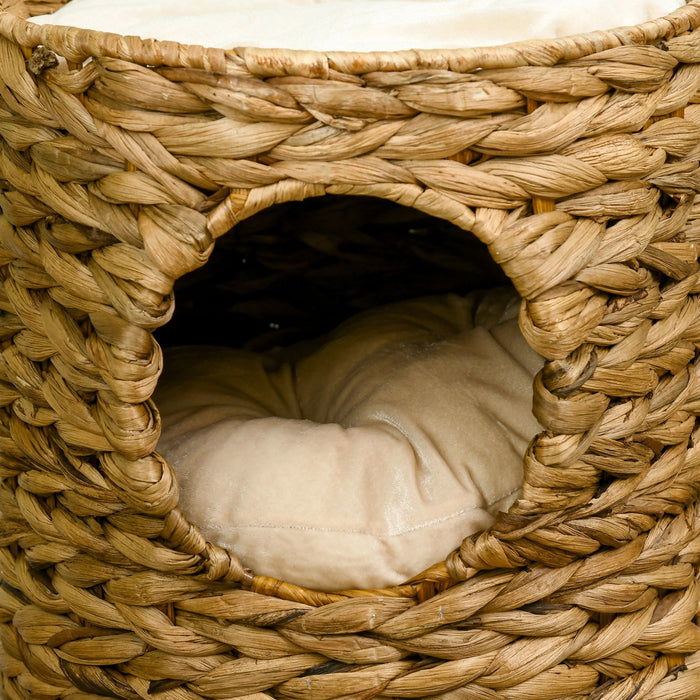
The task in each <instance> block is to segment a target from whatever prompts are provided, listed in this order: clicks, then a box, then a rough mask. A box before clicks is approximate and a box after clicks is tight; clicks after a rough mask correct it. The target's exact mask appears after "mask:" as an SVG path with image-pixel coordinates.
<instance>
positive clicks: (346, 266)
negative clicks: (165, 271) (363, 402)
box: [156, 197, 508, 351]
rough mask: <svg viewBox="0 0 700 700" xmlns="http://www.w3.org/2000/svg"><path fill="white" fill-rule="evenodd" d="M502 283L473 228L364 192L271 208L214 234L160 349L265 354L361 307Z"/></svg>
mask: <svg viewBox="0 0 700 700" xmlns="http://www.w3.org/2000/svg"><path fill="white" fill-rule="evenodd" d="M504 284H508V279H507V278H506V276H505V275H504V273H503V271H502V270H501V269H500V267H499V266H498V265H497V264H496V263H494V262H493V260H492V259H491V257H490V256H489V253H488V250H487V248H486V246H484V245H483V244H482V243H481V242H480V241H479V240H478V239H477V238H476V237H475V236H474V235H473V234H471V233H469V232H466V231H464V230H462V229H460V228H459V227H457V226H454V225H453V224H450V223H449V222H447V221H444V220H441V219H437V218H435V217H433V216H430V215H428V214H423V213H421V212H419V211H416V210H414V209H410V208H408V207H404V206H400V205H398V204H394V203H393V202H389V201H385V200H381V199H376V198H372V197H323V198H318V199H309V200H305V201H303V202H290V203H286V204H281V205H278V206H276V207H272V208H270V209H267V210H265V211H263V212H260V213H259V214H257V215H256V216H254V217H252V218H250V219H248V220H246V221H243V222H241V223H240V224H239V225H238V226H236V228H234V229H233V230H232V231H230V232H229V233H228V234H226V235H225V236H223V237H221V238H220V239H219V240H218V241H217V243H216V247H215V249H214V252H213V254H212V256H211V258H210V260H209V262H208V263H207V264H206V265H205V266H204V267H202V268H200V269H198V270H195V271H194V272H193V273H190V274H189V275H186V276H185V277H183V278H181V279H180V280H178V282H177V284H176V286H175V298H176V309H175V314H174V317H173V319H172V320H171V321H170V322H169V323H168V324H167V325H166V326H164V327H163V328H161V329H159V330H158V331H157V333H156V338H157V339H158V341H159V342H160V343H161V345H163V346H165V347H169V346H174V345H190V344H203V345H205V344H209V345H226V346H229V347H244V348H248V349H251V350H257V351H260V350H266V349H269V348H271V347H274V346H279V345H289V344H291V343H294V342H296V341H299V340H303V339H308V338H313V337H316V336H319V335H321V334H323V333H325V332H327V331H329V330H331V329H332V328H334V327H335V326H336V325H337V324H338V323H340V322H341V321H342V320H344V319H346V318H348V317H350V316H352V315H353V314H355V313H358V312H359V311H362V310H364V309H367V308H370V307H373V306H377V305H381V304H386V303H390V302H393V301H398V300H401V299H409V298H413V297H420V296H428V295H435V294H445V293H448V292H454V293H457V294H466V293H468V292H469V291H472V290H475V289H482V288H488V287H494V286H499V285H504Z"/></svg>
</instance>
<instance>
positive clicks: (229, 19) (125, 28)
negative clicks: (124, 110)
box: [33, 0, 685, 51]
mask: <svg viewBox="0 0 700 700" xmlns="http://www.w3.org/2000/svg"><path fill="white" fill-rule="evenodd" d="M684 4H685V2H684V0H612V1H611V0H577V2H563V1H561V0H468V1H466V0H253V1H252V2H232V1H231V0H150V1H149V2H145V0H118V1H117V0H71V2H69V3H68V4H67V5H65V6H64V7H63V8H61V9H60V10H59V11H58V12H57V13H55V14H54V15H44V16H42V17H39V18H36V19H34V20H33V21H36V22H37V23H42V24H64V25H69V26H74V27H84V28H86V29H98V30H101V31H106V32H116V33H118V34H127V35H129V34H131V35H137V36H142V37H148V38H153V39H173V40H175V41H179V42H181V43H184V44H201V45H204V46H215V47H220V48H224V49H228V48H234V47H236V46H262V47H266V48H285V49H303V50H315V51H397V50H404V49H451V48H455V49H458V48H466V47H469V46H488V45H496V44H504V43H507V42H512V41H521V40H526V39H540V38H551V37H557V36H565V35H568V34H578V33H582V32H590V31H594V30H596V29H611V28H613V27H619V26H623V25H634V24H639V23H641V22H644V21H646V20H648V19H656V18H658V17H661V16H663V15H666V14H668V13H670V12H672V11H673V10H675V9H678V8H679V7H682V6H683V5H684Z"/></svg>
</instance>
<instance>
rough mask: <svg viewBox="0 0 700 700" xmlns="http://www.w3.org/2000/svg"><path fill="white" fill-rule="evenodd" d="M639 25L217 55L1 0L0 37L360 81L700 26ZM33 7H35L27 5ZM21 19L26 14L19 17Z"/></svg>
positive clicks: (78, 54)
mask: <svg viewBox="0 0 700 700" xmlns="http://www.w3.org/2000/svg"><path fill="white" fill-rule="evenodd" d="M686 2H687V4H686V5H685V6H683V7H680V8H678V9H677V10H675V11H674V12H672V13H670V14H668V15H664V16H662V17H659V18H657V19H651V20H648V21H646V22H643V23H641V24H637V25H633V26H627V27H618V28H613V29H608V30H599V31H595V32H589V33H584V34H574V35H570V36H566V37H559V38H555V39H533V40H527V41H521V42H514V43H509V44H502V45H500V46H483V47H471V48H466V49H410V50H405V51H386V52H378V51H373V52H359V51H358V52H353V51H304V50H299V49H275V48H261V47H238V48H234V49H217V48H208V47H203V46H198V45H194V44H190V45H186V44H180V43H178V42H176V41H162V40H157V39H143V38H141V37H138V36H122V35H120V34H113V33H108V32H101V31H96V30H91V29H80V28H77V27H67V26H61V25H49V24H47V25H37V24H33V23H31V22H28V21H26V20H24V19H21V18H20V17H18V16H16V13H14V12H13V10H12V8H13V7H14V8H21V7H22V6H23V5H24V3H23V2H21V0H20V2H19V3H18V4H15V3H13V4H12V6H11V7H9V9H7V10H4V9H3V6H6V3H5V2H3V0H0V36H3V37H5V38H6V39H8V40H10V41H13V42H15V43H18V44H20V45H21V46H22V47H24V48H27V49H33V48H35V47H37V46H44V47H45V48H47V49H49V50H51V51H53V52H54V53H56V54H58V55H60V56H63V57H64V58H66V59H67V60H68V61H72V62H75V63H82V62H83V61H85V60H86V59H88V58H91V57H94V58H101V57H109V58H117V59H122V60H126V61H131V62H134V63H139V64H143V65H149V66H177V67H188V68H199V69H204V70H211V71H215V72H224V73H232V72H234V73H239V74H240V73H248V74H249V75H251V76H254V77H273V76H286V75H294V76H302V77H313V78H329V77H330V76H331V75H332V74H333V73H341V74H343V73H344V74H350V75H359V74H364V73H371V72H375V71H380V72H388V71H405V70H416V69H422V70H436V69H437V70H450V71H453V72H456V73H466V72H471V71H474V70H477V69H487V68H515V67H520V66H541V67H547V66H553V65H555V64H557V63H559V62H563V61H571V60H575V59H579V58H583V57H585V56H588V55H591V54H594V53H598V52H600V51H605V50H607V49H612V48H615V47H618V46H624V45H649V44H653V43H656V42H659V41H662V40H668V39H671V38H673V37H676V36H679V35H680V34H683V33H685V32H687V31H692V30H694V29H696V28H698V27H700V0H686ZM32 7H36V4H33V5H32ZM25 14H27V13H25Z"/></svg>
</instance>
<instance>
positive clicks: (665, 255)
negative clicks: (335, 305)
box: [0, 0, 700, 700]
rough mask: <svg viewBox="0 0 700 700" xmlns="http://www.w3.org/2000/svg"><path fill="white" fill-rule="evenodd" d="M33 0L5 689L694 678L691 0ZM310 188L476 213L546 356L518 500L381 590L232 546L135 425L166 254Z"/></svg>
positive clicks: (699, 326)
mask: <svg viewBox="0 0 700 700" xmlns="http://www.w3.org/2000/svg"><path fill="white" fill-rule="evenodd" d="M61 4H63V3H61V2H55V1H54V2H40V1H38V0H37V1H34V2H30V1H27V2H24V1H21V0H4V1H2V0H0V209H1V210H2V216H0V264H1V265H2V266H1V267H0V313H1V318H2V321H1V322H0V339H1V341H2V344H1V345H0V406H2V409H1V410H0V426H1V427H0V476H1V477H2V482H1V483H0V508H1V510H2V531H1V532H2V548H0V577H1V578H2V580H3V585H2V587H1V588H0V616H1V618H2V620H1V622H2V627H1V628H0V635H1V636H0V639H1V642H2V649H3V651H2V656H1V657H0V669H1V671H2V677H3V689H2V695H3V697H4V698H5V699H6V700H19V699H20V698H41V700H54V699H55V700H57V699H58V698H61V699H62V700H96V699H97V698H103V697H106V698H124V699H127V700H138V699H139V698H155V699H158V700H199V699H201V698H207V699H214V700H216V699H221V700H223V699H228V698H249V699H250V700H263V699H264V698H272V697H275V698H290V699H302V698H304V699H306V698H308V699H310V700H311V699H314V700H326V699H331V698H346V699H348V700H350V699H353V700H360V699H365V698H442V699H444V700H497V699H505V700H523V699H528V698H536V699H537V700H555V699H558V700H583V699H584V698H587V699H589V700H623V699H626V700H631V698H634V699H635V700H697V698H698V697H699V696H700V651H699V650H700V628H699V627H698V626H697V624H696V616H697V614H698V603H699V600H700V598H699V590H700V581H699V579H698V564H699V563H700V544H699V540H698V535H700V502H699V500H698V495H699V485H700V446H699V439H700V434H699V433H698V429H697V426H696V416H697V415H698V411H699V410H700V368H699V366H698V361H697V359H696V357H697V349H698V347H699V344H700V297H698V294H700V273H699V271H698V264H697V259H698V256H697V245H698V244H699V243H700V204H697V203H696V202H695V194H696V193H697V192H698V191H699V190H700V174H699V171H698V158H699V157H700V104H696V103H697V102H700V99H699V97H698V89H699V88H700V29H698V28H699V27H700V0H693V1H691V2H689V3H688V4H687V6H686V7H684V8H682V9H680V10H678V11H677V12H675V13H674V14H672V15H670V16H669V17H665V18H660V19H657V20H653V21H650V22H646V23H644V24H642V25H640V26H637V27H633V28H627V29H619V30H614V31H601V32H598V33H593V34H588V35H582V36H576V37H569V38H561V39H555V40H551V41H532V42H527V43H521V44H514V45H509V46H503V47H497V48H483V49H468V50H461V51H460V50H454V51H438V50H435V51H405V52H398V53H372V54H352V53H328V54H320V53H312V52H294V51H281V50H280V51H275V50H258V49H250V48H241V49H236V50H234V51H224V50H220V49H205V48H202V47H199V46H180V45H178V44H175V43H173V42H157V41H152V40H142V39H139V38H136V37H121V36H118V35H109V34H100V33H97V32H91V31H86V30H80V29H70V28H65V27H53V26H38V25H32V24H29V23H27V22H25V21H23V19H22V18H26V17H28V16H32V15H37V14H42V13H46V12H49V11H51V10H52V9H55V8H57V7H59V6H60V5H61ZM326 194H335V195H364V196H369V197H375V198H380V199H385V200H391V201H393V202H396V203H399V204H402V205H405V206H407V207H412V208H414V209H416V210H418V211H419V212H423V213H425V214H429V215H430V216H432V217H436V218H437V219H441V220H445V221H449V222H451V223H452V224H454V225H455V226H457V227H459V228H461V229H463V230H465V231H470V232H472V233H473V234H474V235H475V236H476V237H477V238H478V239H479V240H480V241H481V242H482V243H483V244H485V245H486V246H488V250H489V253H490V255H491V257H492V258H493V260H494V261H495V262H496V263H498V265H499V266H500V268H501V269H502V270H503V271H504V272H505V274H506V275H507V276H508V277H509V278H510V279H511V280H512V282H513V284H514V286H515V288H516V289H517V290H518V292H519V293H520V295H521V296H522V297H523V305H522V309H521V315H520V322H521V326H522V329H523V331H524V334H525V337H526V338H527V340H528V342H529V343H530V345H531V346H532V347H533V348H534V349H535V350H536V351H537V352H539V353H540V354H541V355H543V356H544V357H545V358H546V360H547V362H546V363H545V366H544V369H543V370H542V372H541V373H540V374H539V376H538V377H537V379H536V381H535V385H534V411H535V415H536V417H537V418H538V420H539V421H540V423H541V424H542V425H543V426H544V430H543V432H541V433H540V434H539V435H538V436H537V437H536V438H535V440H534V441H533V443H532V444H531V445H530V447H529V449H528V450H527V453H526V454H525V455H524V464H525V478H524V482H523V490H522V497H521V498H520V499H519V500H518V501H517V502H516V503H515V505H514V506H513V507H512V508H511V509H510V511H509V513H507V514H503V515H501V516H500V517H499V518H498V519H497V520H496V522H495V524H494V526H493V527H492V528H491V529H490V530H488V531H486V532H483V533H480V534H478V535H475V536H473V537H470V538H467V539H466V540H465V541H464V542H463V544H462V546H461V548H460V549H459V550H458V551H456V552H454V553H453V554H452V555H451V556H450V557H448V559H447V561H446V562H442V563H438V564H436V565H435V566H434V567H432V568H431V569H429V570H428V571H426V572H424V573H422V574H419V575H417V576H416V578H415V579H413V580H412V581H409V582H407V583H406V584H405V585H402V586H399V587H396V588H392V589H387V590H382V591H350V592H322V591H310V590H305V589H302V588H299V587H297V586H294V585H291V584H289V583H285V582H281V581H277V580H273V579H270V578H265V576H264V574H265V572H255V573H253V572H251V571H248V570H246V569H245V568H244V566H243V565H242V564H241V563H240V562H239V561H238V560H237V559H236V557H235V554H234V553H232V552H229V551H225V550H224V549H222V548H220V547H217V546H215V545H213V544H211V543H208V542H206V541H205V540H204V538H203V537H202V536H201V534H200V532H199V530H198V529H197V528H196V525H195V524H193V523H189V522H187V521H186V520H185V518H184V517H183V516H182V514H181V513H180V511H179V510H178V508H177V505H178V488H177V483H176V480H175V477H174V475H173V472H172V469H171V467H170V465H169V464H167V463H166V462H165V461H164V460H163V459H162V458H161V457H160V456H159V455H158V454H157V453H155V452H154V448H155V446H156V443H157V441H158V437H159V432H160V419H159V414H158V410H157V408H156V406H155V405H154V404H153V402H152V401H151V399H150V397H151V395H152V393H153V390H154V387H155V385H156V383H157V380H158V376H159V373H160V371H161V368H162V355H161V350H160V347H159V345H158V344H157V343H156V342H155V341H154V338H153V335H152V332H153V331H154V330H156V329H159V328H161V327H162V326H164V325H165V324H167V322H168V321H169V320H170V318H171V316H172V315H173V308H174V307H173V286H174V284H175V281H176V280H178V278H181V277H183V276H184V275H186V273H189V272H191V271H193V270H195V269H196V268H199V267H202V266H203V265H204V264H205V263H206V262H207V260H208V258H209V256H210V254H211V252H212V249H213V246H214V241H215V239H218V238H220V237H222V236H224V234H227V233H228V232H229V231H230V230H231V229H232V228H233V227H236V225H237V224H239V222H242V221H243V220H245V219H249V218H250V217H252V216H253V215H254V214H257V213H259V212H263V211H264V210H268V209H269V208H270V207H273V205H279V204H282V203H284V202H289V201H292V200H304V199H311V198H314V197H320V196H322V195H326ZM235 236H236V233H235V231H234V232H233V233H232V234H230V236H225V237H224V238H222V239H221V244H222V245H223V244H224V243H225V241H226V239H228V238H233V237H235ZM279 240H280V241H282V242H283V243H284V241H285V238H284V236H280V237H279ZM438 253H439V251H437V252H435V254H436V255H437V254H438ZM280 257H281V258H283V259H285V260H286V264H287V265H291V264H292V262H293V260H290V259H289V258H285V256H280ZM273 258H274V256H273ZM203 269H206V268H203ZM330 276H331V277H332V275H330ZM184 279H187V278H186V277H185V278H184ZM241 284H243V280H242V281H241ZM212 303H213V301H212ZM164 330H165V329H164ZM192 340H195V339H192Z"/></svg>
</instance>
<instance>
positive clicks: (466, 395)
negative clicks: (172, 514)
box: [156, 290, 542, 590]
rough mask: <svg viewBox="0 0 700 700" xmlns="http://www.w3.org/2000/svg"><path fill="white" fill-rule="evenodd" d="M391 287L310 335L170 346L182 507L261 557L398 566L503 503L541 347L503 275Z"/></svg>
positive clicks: (430, 553) (388, 579) (360, 580)
mask: <svg viewBox="0 0 700 700" xmlns="http://www.w3.org/2000/svg"><path fill="white" fill-rule="evenodd" d="M481 297H482V295H480V294H472V295H470V296H468V297H466V298H462V297H458V296H455V295H448V296H444V297H436V298H429V299H420V300H414V301H408V302H401V303H398V304H394V305H390V306H387V307H383V308H380V309H375V310H372V311H369V312H366V313H364V314H360V315H359V316H356V317H354V318H352V319H350V320H349V321H347V322H345V323H344V324H342V325H341V326H340V327H338V328H337V329H336V330H335V331H334V332H333V333H331V334H330V335H329V336H328V337H327V338H324V339H322V340H321V341H318V342H316V343H312V344H310V345H308V344H307V345H306V346H301V347H297V348H293V349H291V350H289V351H284V350H280V351H277V352H276V353H274V354H268V355H260V354H253V353H248V352H243V351H239V350H232V349H225V348H212V347H206V348H201V347H186V348H180V349H176V350H174V351H172V352H170V353H169V354H167V355H166V365H165V374H164V376H163V378H162V380H161V382H160V384H159V388H158V392H157V394H156V401H157V403H158V406H159V408H160V410H161V414H162V417H163V434H162V437H161V441H160V444H159V449H160V450H161V451H162V453H163V454H164V455H165V456H166V457H167V458H168V459H169V460H170V461H171V463H172V464H173V466H174V467H175V469H176V471H177V474H178V479H179V481H180V485H181V503H180V505H181V508H182V509H183V511H184V512H185V513H186V514H187V515H188V517H189V518H190V519H191V520H192V521H193V522H195V523H196V524H197V525H199V526H200V528H201V529H202V531H203V533H204V534H205V536H207V537H208V538H209V539H211V540H212V541H214V542H217V543H218V544H221V545H224V546H227V547H230V548H231V549H232V550H233V551H234V552H235V553H236V555H237V556H238V557H239V558H240V559H241V561H242V562H243V563H244V565H246V566H250V567H251V568H253V570H254V571H255V572H256V573H260V574H264V575H268V576H274V577H277V578H281V579H284V580H287V581H291V582H293V583H297V584H300V585H304V586H307V587H311V588H318V589H323V590H338V589H343V588H354V587H361V588H372V587H383V586H388V585H394V584H398V583H401V582H402V581H404V580H406V579H408V578H410V577H411V576H414V575H415V574H417V573H419V572H420V571H422V570H423V569H425V568H426V567H428V566H430V565H432V564H434V563H436V562H437V561H440V560H441V559H443V558H444V557H445V556H447V554H449V552H450V551H451V550H453V549H454V548H455V547H457V546H459V544H460V542H461V540H462V539H463V538H464V537H465V536H466V535H468V534H470V533H472V532H475V531H478V530H481V529H484V528H486V527H488V525H489V524H490V523H491V522H492V519H493V515H494V514H495V513H496V512H497V511H498V510H499V509H506V508H507V507H508V506H509V505H510V503H511V502H512V501H513V500H514V498H515V497H516V496H517V494H518V491H519V488H520V485H521V482H522V456H523V453H524V451H525V448H526V446H527V443H528V441H529V440H530V439H531V438H532V437H533V435H534V434H535V433H536V432H537V430H538V426H537V423H536V422H535V419H534V418H533V416H532V414H531V402H532V380H533V377H534V375H535V373H536V372H537V371H538V370H539V368H540V367H541V364H542V360H541V358H540V357H539V356H538V355H537V354H536V353H535V352H534V351H533V350H531V349H530V348H529V346H528V345H527V344H526V342H525V340H524V339H523V337H522V335H521V333H520V331H519V329H518V325H517V318H516V315H517V309H518V301H519V300H518V299H517V298H516V297H515V296H514V294H513V293H511V292H506V291H503V290H498V291H492V292H489V293H488V294H487V295H486V296H485V297H484V298H481Z"/></svg>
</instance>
